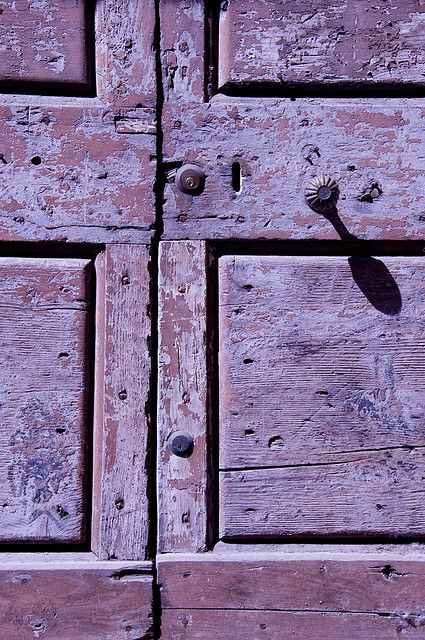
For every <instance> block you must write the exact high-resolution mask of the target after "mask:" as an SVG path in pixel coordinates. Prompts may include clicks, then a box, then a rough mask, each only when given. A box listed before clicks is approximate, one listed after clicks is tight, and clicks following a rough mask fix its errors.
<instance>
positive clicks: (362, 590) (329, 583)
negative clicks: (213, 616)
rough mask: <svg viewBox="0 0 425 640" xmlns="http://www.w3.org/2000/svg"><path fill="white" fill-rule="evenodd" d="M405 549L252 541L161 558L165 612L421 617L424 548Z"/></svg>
mask: <svg viewBox="0 0 425 640" xmlns="http://www.w3.org/2000/svg"><path fill="white" fill-rule="evenodd" d="M232 546H233V545H232ZM291 546H292V547H293V546H294V545H291ZM329 546H330V545H329ZM401 546H403V547H404V545H401ZM399 547H400V545H397V548H396V547H395V545H394V546H393V547H392V549H386V548H385V547H382V548H381V549H378V548H375V549H374V550H373V549H370V548H369V549H366V548H365V547H364V546H363V548H360V545H359V546H358V547H357V551H355V552H353V551H350V549H349V548H345V549H343V550H341V547H340V548H339V550H338V549H337V548H334V549H333V550H332V549H329V548H328V549H327V550H326V551H324V550H323V549H322V547H321V546H319V545H314V546H313V545H311V546H310V548H314V551H296V552H294V551H293V550H292V549H288V545H286V546H285V551H279V550H277V551H276V550H275V551H272V552H267V551H259V550H258V549H256V550H255V551H253V552H252V553H250V552H249V551H250V549H251V547H248V551H246V552H229V551H227V552H224V553H215V552H213V553H208V554H203V555H199V554H198V555H196V554H167V555H163V556H160V557H159V558H158V581H159V584H160V586H161V603H162V607H163V612H164V611H166V610H170V611H173V612H176V611H177V610H179V609H192V610H198V611H200V612H201V613H202V614H205V610H208V609H219V610H221V611H222V612H223V611H225V610H229V611H232V612H235V611H237V610H254V609H255V610H257V611H267V610H269V611H272V610H274V611H305V612H321V613H332V612H334V613H344V612H346V613H349V612H351V613H353V614H355V613H357V614H359V613H364V614H366V613H372V612H373V613H375V614H383V615H385V614H389V615H391V614H394V615H398V614H400V615H401V614H403V615H406V616H408V615H409V614H410V615H411V616H412V618H413V617H415V616H418V617H419V616H420V615H422V614H423V610H424V598H425V594H424V589H423V584H424V572H425V569H424V567H425V564H424V555H423V547H420V546H419V545H417V546H415V545H413V547H411V548H410V550H408V549H407V548H406V547H404V549H403V551H400V550H399ZM418 626H419V625H418Z"/></svg>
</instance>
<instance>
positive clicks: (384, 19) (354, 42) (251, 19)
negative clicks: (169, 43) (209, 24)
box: [219, 0, 425, 88]
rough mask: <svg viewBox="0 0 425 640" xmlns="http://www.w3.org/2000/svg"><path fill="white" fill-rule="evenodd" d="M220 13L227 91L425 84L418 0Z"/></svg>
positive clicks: (237, 7) (247, 5)
mask: <svg viewBox="0 0 425 640" xmlns="http://www.w3.org/2000/svg"><path fill="white" fill-rule="evenodd" d="M225 4H226V6H225V7H224V8H223V9H222V11H221V14H220V29H219V42H220V46H219V76H220V77H219V85H220V86H221V88H226V87H227V88H228V87H229V86H233V87H239V88H243V87H245V86H247V85H248V86H249V85H252V84H259V83H268V84H270V83H273V84H275V85H277V86H278V87H285V85H299V84H316V85H318V84H320V85H336V84H346V83H350V84H353V85H363V86H367V85H369V86H370V85H378V86H382V85H388V84H389V85H394V84H401V83H409V84H410V83H420V84H423V82H424V73H425V57H424V55H423V48H424V47H423V44H424V35H423V26H424V20H425V4H424V3H423V2H422V1H419V2H418V1H417V0H405V2H399V1H396V2H386V1H385V0H379V1H378V2H374V3H370V2H368V1H367V0H359V1H357V2H349V1H347V0H333V2H329V1H326V2H323V1H322V0H313V1H312V0H301V1H297V2H294V1H293V2H287V1H286V0H279V1H278V2H270V0H260V1H259V2H258V1H257V0H235V1H231V2H229V3H225Z"/></svg>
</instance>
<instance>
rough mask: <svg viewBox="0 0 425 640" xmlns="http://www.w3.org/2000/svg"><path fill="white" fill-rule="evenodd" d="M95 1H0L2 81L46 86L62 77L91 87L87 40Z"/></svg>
mask: <svg viewBox="0 0 425 640" xmlns="http://www.w3.org/2000/svg"><path fill="white" fill-rule="evenodd" d="M90 4H91V3H88V2H85V1H84V0H74V1H73V2H69V0H53V1H50V2H47V3H46V2H30V0H19V2H14V1H12V0H5V1H3V2H2V11H1V23H0V40H1V42H2V43H4V44H3V46H2V51H1V67H0V82H1V83H2V87H4V88H10V87H11V86H13V87H16V88H18V87H21V88H22V86H25V84H27V83H30V84H31V86H32V87H34V89H35V88H36V86H37V85H39V89H40V91H41V92H42V91H43V88H44V87H45V86H46V85H47V86H50V85H51V84H52V83H53V84H58V83H60V84H61V86H62V87H63V89H65V87H66V86H69V85H71V86H72V87H74V90H75V88H80V89H81V90H87V89H88V88H89V82H90V69H91V66H92V60H90V53H89V43H90V41H91V40H93V39H94V25H93V23H92V21H90V19H89V13H90V10H89V7H90Z"/></svg>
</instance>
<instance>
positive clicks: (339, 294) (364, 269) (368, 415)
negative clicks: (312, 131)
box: [219, 256, 425, 536]
mask: <svg viewBox="0 0 425 640" xmlns="http://www.w3.org/2000/svg"><path fill="white" fill-rule="evenodd" d="M219 265H220V266H219V296H220V300H219V322H220V347H219V371H220V379H219V384H220V392H219V395H220V469H221V470H222V473H221V474H220V485H221V489H220V496H221V513H220V521H221V524H220V532H221V534H222V535H223V536H251V535H252V536H255V535H263V536H279V535H308V536H310V535H340V536H342V535H358V536H366V535H381V534H387V535H389V536H400V535H405V536H414V535H420V534H423V532H424V525H423V522H424V516H425V512H424V509H423V506H422V505H423V498H424V492H425V487H423V486H422V485H423V475H424V444H425V434H424V428H423V423H424V403H423V388H422V386H423V385H422V379H423V375H424V366H423V358H422V349H423V313H424V309H423V299H424V290H423V286H422V284H421V283H422V282H423V260H422V258H409V257H404V258H403V257H400V258H395V257H385V258H383V259H382V260H377V259H375V258H365V257H358V258H355V257H351V258H344V257H313V256H300V257H284V256H280V257H277V256H264V257H261V256H225V257H222V258H220V262H219Z"/></svg>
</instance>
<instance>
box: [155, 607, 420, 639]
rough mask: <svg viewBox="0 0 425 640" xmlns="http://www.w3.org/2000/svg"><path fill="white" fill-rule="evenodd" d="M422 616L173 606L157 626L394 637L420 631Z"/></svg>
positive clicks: (187, 633) (172, 631)
mask: <svg viewBox="0 0 425 640" xmlns="http://www.w3.org/2000/svg"><path fill="white" fill-rule="evenodd" d="M422 620H423V617H422V615H421V614H418V615H417V616H409V615H404V614H395V613H394V614H392V615H382V614H375V613H362V614H358V613H357V614H352V613H317V612H314V611H312V612H308V613H306V612H297V613H293V612H283V611H221V610H219V611H214V610H208V611H199V610H196V609H195V610H194V609H177V610H174V611H165V612H164V614H163V616H162V624H161V630H162V633H163V636H164V638H167V640H201V638H208V639H209V640H246V638H250V640H281V638H282V632H283V630H284V633H285V636H284V637H287V638H291V640H304V639H305V638H306V637H307V638H310V637H312V636H313V637H319V638H332V640H346V639H347V638H349V639H350V640H370V639H371V638H373V640H398V639H399V638H400V634H401V632H403V631H407V632H409V631H411V632H412V635H417V634H418V633H420V631H419V632H418V631H416V629H419V628H420V627H421V626H422V624H423V623H422ZM415 631H416V632H415ZM409 635H410V634H409Z"/></svg>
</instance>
